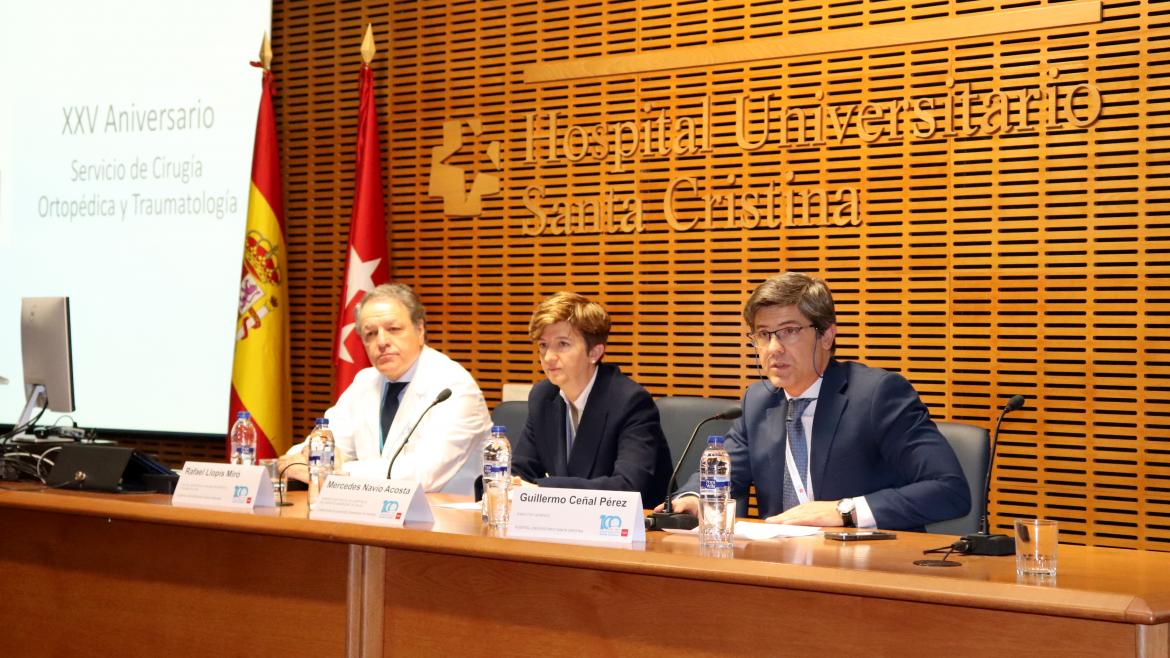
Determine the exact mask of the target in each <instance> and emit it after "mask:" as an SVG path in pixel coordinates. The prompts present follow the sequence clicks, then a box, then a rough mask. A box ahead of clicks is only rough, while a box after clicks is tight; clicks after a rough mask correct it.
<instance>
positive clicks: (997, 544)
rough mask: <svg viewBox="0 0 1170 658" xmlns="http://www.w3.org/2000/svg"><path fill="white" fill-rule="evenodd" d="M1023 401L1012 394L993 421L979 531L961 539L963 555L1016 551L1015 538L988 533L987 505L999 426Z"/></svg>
mask: <svg viewBox="0 0 1170 658" xmlns="http://www.w3.org/2000/svg"><path fill="white" fill-rule="evenodd" d="M1024 401H1025V398H1024V396H1022V395H1013V396H1012V397H1011V399H1010V400H1008V401H1007V404H1005V405H1003V411H1001V412H1000V414H999V420H997V421H996V422H995V433H994V434H992V435H991V454H990V455H989V457H988V459H987V475H986V477H984V479H983V518H982V519H980V523H979V532H977V533H975V534H973V535H967V536H966V537H963V539H962V540H961V541H962V542H965V543H966V545H965V546H961V547H959V549H960V552H962V553H963V554H965V555H1012V554H1014V553H1015V552H1016V540H1014V539H1012V538H1011V537H1009V536H1007V535H1003V534H995V535H993V534H990V530H991V527H990V516H991V515H990V511H989V510H988V507H989V505H990V503H991V474H992V469H993V468H994V467H995V448H996V446H997V445H999V426H1000V425H1002V424H1003V419H1004V417H1005V416H1007V415H1008V414H1009V413H1011V412H1013V411H1015V410H1017V409H1020V408H1021V407H1023V406H1024ZM956 543H957V542H956Z"/></svg>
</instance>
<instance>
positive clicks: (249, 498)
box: [244, 496, 252, 505]
mask: <svg viewBox="0 0 1170 658" xmlns="http://www.w3.org/2000/svg"><path fill="white" fill-rule="evenodd" d="M244 502H245V503H247V504H248V505H251V504H252V497H251V496H248V498H247V499H246V500H245V501H244Z"/></svg>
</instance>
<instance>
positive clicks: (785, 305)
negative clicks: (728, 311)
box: [674, 272, 971, 530]
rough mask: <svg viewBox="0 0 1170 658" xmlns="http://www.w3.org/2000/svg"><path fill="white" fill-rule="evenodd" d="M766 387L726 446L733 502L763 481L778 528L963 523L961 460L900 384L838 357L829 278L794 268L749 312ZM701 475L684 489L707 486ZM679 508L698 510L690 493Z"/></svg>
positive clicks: (747, 399) (762, 501)
mask: <svg viewBox="0 0 1170 658" xmlns="http://www.w3.org/2000/svg"><path fill="white" fill-rule="evenodd" d="M743 317H744V321H745V322H747V324H748V326H749V327H750V329H751V331H750V332H749V333H748V338H749V340H751V342H752V344H753V345H754V346H755V348H756V351H757V356H758V358H759V366H760V368H761V370H762V373H763V375H764V381H761V382H759V383H756V384H753V385H752V386H751V387H750V388H748V390H747V392H746V393H745V394H744V397H743V416H742V417H741V418H739V419H738V420H737V421H735V424H734V425H733V426H732V427H731V430H730V431H729V432H728V435H727V438H726V444H725V445H726V447H727V450H728V452H729V453H730V455H731V495H732V497H734V498H736V499H737V500H740V499H746V497H747V494H748V489H749V487H750V486H751V485H752V484H753V483H754V484H755V485H756V495H757V500H758V501H759V509H760V515H761V516H763V517H764V518H766V519H767V520H768V521H769V522H774V523H790V524H796V525H813V526H846V527H862V528H867V527H868V528H872V527H880V528H888V529H908V530H921V529H922V528H923V526H925V525H926V524H928V523H932V522H934V521H942V520H945V519H952V518H956V517H959V516H963V515H965V514H966V513H967V511H968V510H969V509H970V506H971V498H970V493H969V490H968V487H967V482H966V479H965V478H964V477H963V471H962V469H961V468H960V466H959V462H958V459H957V458H956V457H955V454H954V451H952V450H951V447H950V445H949V444H948V443H947V442H946V439H945V438H943V436H942V434H940V433H939V431H938V428H937V427H936V426H935V424H934V422H933V421H932V420H931V419H930V414H929V412H928V411H927V409H926V405H924V404H923V403H922V400H921V399H919V397H918V394H917V392H915V390H914V388H913V387H912V386H911V385H910V383H909V382H908V381H906V379H905V378H903V377H902V376H900V375H898V374H895V373H892V372H887V371H885V370H880V369H878V368H870V367H867V366H864V365H862V364H860V363H853V362H844V363H842V362H838V361H836V360H834V359H833V352H834V349H835V344H834V341H835V339H836V336H837V316H836V311H835V309H834V305H833V296H832V293H831V292H830V291H829V287H828V286H827V285H826V284H825V282H824V281H821V280H820V279H814V278H812V277H809V276H807V275H804V274H799V273H795V272H787V273H784V274H780V275H777V276H774V277H772V278H770V279H768V280H767V281H765V282H764V283H762V284H761V285H760V286H759V287H758V288H756V290H755V292H753V293H752V296H751V297H750V298H749V299H748V301H747V304H746V305H745V306H744V312H743ZM697 484H698V476H697V475H695V476H694V477H692V478H691V480H690V481H689V482H688V483H687V485H686V486H685V487H684V488H683V490H684V491H688V492H693V491H696V490H697ZM674 508H675V510H676V511H686V512H691V513H694V514H697V513H698V508H699V505H698V499H697V498H696V497H695V495H694V494H693V493H684V494H682V495H681V496H680V498H679V499H678V501H676V504H675V505H674Z"/></svg>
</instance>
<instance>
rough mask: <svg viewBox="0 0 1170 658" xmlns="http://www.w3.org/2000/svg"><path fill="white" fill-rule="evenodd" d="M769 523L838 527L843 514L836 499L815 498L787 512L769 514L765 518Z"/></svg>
mask: <svg viewBox="0 0 1170 658" xmlns="http://www.w3.org/2000/svg"><path fill="white" fill-rule="evenodd" d="M764 521H766V522H767V523H786V524H788V525H812V526H818V527H822V528H838V527H840V526H841V514H840V512H838V511H837V501H835V500H813V501H809V502H807V503H805V504H803V505H797V506H796V507H793V508H792V509H790V510H788V511H787V512H783V513H780V514H777V515H776V516H769V517H768V518H766V519H764Z"/></svg>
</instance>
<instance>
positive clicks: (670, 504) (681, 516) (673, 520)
mask: <svg viewBox="0 0 1170 658" xmlns="http://www.w3.org/2000/svg"><path fill="white" fill-rule="evenodd" d="M742 413H743V412H742V411H741V410H740V409H739V408H738V407H737V408H735V409H732V410H730V411H724V412H722V413H718V414H715V415H714V416H711V417H710V418H704V419H703V420H701V421H699V424H698V425H695V430H694V431H693V432H691V438H690V439H688V440H687V445H686V447H685V448H683V452H682V456H681V457H679V458H678V463H677V464H675V465H674V472H672V473H671V474H670V481H669V482H668V483H667V486H666V501H665V502H664V503H663V504H662V511H661V512H654V513H653V514H651V515H650V516H648V517H646V529H647V530H667V529H670V530H691V529H694V528H696V527H698V525H699V517H697V516H695V515H694V514H690V513H687V512H676V511H674V501H672V500H671V498H670V496H671V494H673V493H674V489H675V487H676V486H677V484H678V480H677V478H678V469H680V468H682V465H683V462H685V461H686V460H687V453H689V452H690V451H691V446H693V445H694V444H695V437H696V436H698V435H699V430H700V429H702V427H703V426H704V425H706V424H707V423H709V422H711V421H713V420H728V419H733V418H739V416H740V415H741V414H742Z"/></svg>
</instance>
